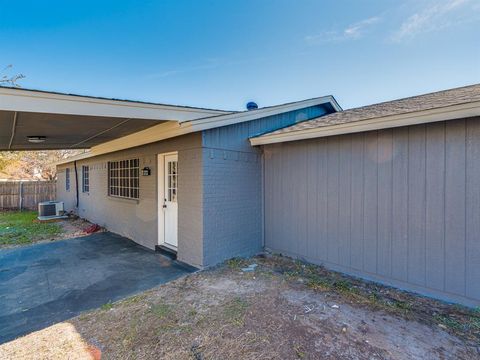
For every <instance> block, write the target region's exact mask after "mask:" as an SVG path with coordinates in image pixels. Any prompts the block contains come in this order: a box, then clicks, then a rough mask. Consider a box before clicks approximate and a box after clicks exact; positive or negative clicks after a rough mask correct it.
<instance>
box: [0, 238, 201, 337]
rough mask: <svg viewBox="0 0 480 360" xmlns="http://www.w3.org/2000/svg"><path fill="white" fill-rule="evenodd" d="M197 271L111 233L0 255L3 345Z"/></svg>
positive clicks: (16, 250)
mask: <svg viewBox="0 0 480 360" xmlns="http://www.w3.org/2000/svg"><path fill="white" fill-rule="evenodd" d="M192 270H193V269H188V268H185V267H183V266H181V265H179V264H178V263H176V262H173V261H171V260H170V259H168V258H166V257H164V256H161V255H159V254H157V253H155V252H153V251H151V250H148V249H145V248H144V247H142V246H140V245H137V244H136V243H134V242H133V241H130V240H128V239H125V238H123V237H121V236H118V235H115V234H112V233H98V234H94V235H90V236H86V237H81V238H76V239H70V240H64V241H58V242H52V243H46V244H39V245H32V246H27V247H22V248H16V249H8V250H1V251H0V343H4V342H6V341H9V340H12V339H14V338H16V337H18V336H21V335H25V334H27V333H30V332H32V331H35V330H39V329H42V328H45V327H47V326H49V325H52V324H54V323H57V322H60V321H63V320H66V319H69V318H71V317H74V316H76V315H78V314H80V313H81V312H82V311H85V310H88V309H93V308H97V307H100V306H102V305H103V304H106V303H108V302H109V301H116V300H119V299H122V298H124V297H127V296H129V295H132V294H135V293H138V292H141V291H144V290H147V289H150V288H152V287H155V286H157V285H159V284H163V283H165V282H167V281H170V280H173V279H176V278H178V277H180V276H182V275H184V274H187V273H189V272H191V271H192Z"/></svg>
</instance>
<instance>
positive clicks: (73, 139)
mask: <svg viewBox="0 0 480 360" xmlns="http://www.w3.org/2000/svg"><path fill="white" fill-rule="evenodd" d="M227 113H229V112H226V111H220V110H211V109H202V108H193V107H187V106H176V105H164V104H155V103H145V102H139V101H128V100H116V99H105V98H96V97H89V96H79V95H70V94H60V93H51V92H44V91H38V90H25V89H17V88H5V87H0V151H1V150H52V149H87V148H91V147H93V146H96V145H99V144H102V143H105V142H108V141H111V140H114V139H118V138H121V137H123V136H127V135H130V134H133V133H136V132H139V131H141V130H145V129H147V128H149V127H152V126H155V125H158V124H160V123H164V122H166V121H171V122H175V123H176V122H182V121H189V120H195V119H201V118H207V117H211V116H217V115H223V114H227ZM35 136H36V137H42V138H44V141H42V142H40V143H32V142H30V141H29V137H35Z"/></svg>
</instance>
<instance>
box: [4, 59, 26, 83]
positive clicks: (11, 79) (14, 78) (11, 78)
mask: <svg viewBox="0 0 480 360" xmlns="http://www.w3.org/2000/svg"><path fill="white" fill-rule="evenodd" d="M12 68H13V65H11V64H10V65H7V66H5V67H4V68H3V70H2V71H1V72H0V74H1V73H4V75H1V77H0V86H4V85H6V86H13V87H21V86H20V85H19V84H18V81H19V80H22V79H24V78H25V75H23V74H15V75H7V74H5V72H6V71H8V70H10V69H12Z"/></svg>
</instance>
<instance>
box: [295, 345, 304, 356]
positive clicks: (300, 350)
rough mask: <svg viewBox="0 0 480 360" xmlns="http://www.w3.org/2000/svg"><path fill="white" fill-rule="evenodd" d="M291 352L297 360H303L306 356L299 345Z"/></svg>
mask: <svg viewBox="0 0 480 360" xmlns="http://www.w3.org/2000/svg"><path fill="white" fill-rule="evenodd" d="M293 351H295V355H297V358H299V359H304V358H305V356H306V355H307V354H306V353H305V351H304V350H303V348H302V347H301V346H300V345H295V346H294V347H293Z"/></svg>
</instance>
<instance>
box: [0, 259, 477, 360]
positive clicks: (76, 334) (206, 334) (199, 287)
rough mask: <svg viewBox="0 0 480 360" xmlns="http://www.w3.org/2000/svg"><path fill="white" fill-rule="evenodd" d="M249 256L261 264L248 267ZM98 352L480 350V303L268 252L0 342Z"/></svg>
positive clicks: (371, 355)
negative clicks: (466, 304)
mask: <svg viewBox="0 0 480 360" xmlns="http://www.w3.org/2000/svg"><path fill="white" fill-rule="evenodd" d="M251 264H257V265H258V266H257V267H256V268H255V269H254V271H247V272H245V271H242V268H244V267H245V266H247V265H251ZM59 326H60V327H63V328H61V329H63V330H62V331H59ZM25 344H28V346H25ZM45 344H48V346H46V345H45ZM52 354H53V355H52ZM52 356H53V357H52ZM100 356H101V358H102V359H195V360H200V359H479V358H480V312H479V311H477V310H473V309H467V308H463V307H460V306H455V305H449V304H446V303H443V302H439V301H434V300H431V299H427V298H423V297H419V296H415V295H413V294H409V293H405V292H402V291H398V290H394V289H392V288H389V287H384V286H380V285H378V284H374V283H369V282H364V281H361V280H358V279H353V278H350V277H346V276H342V275H340V274H338V273H334V272H330V271H327V270H325V269H324V268H322V267H317V266H312V265H306V264H302V263H300V262H296V261H292V260H290V259H287V258H283V257H278V256H270V255H268V256H262V257H256V258H253V259H248V260H235V259H234V260H231V261H229V262H227V263H226V264H224V265H222V266H220V267H217V268H215V269H211V270H206V271H201V272H197V273H195V274H192V275H189V276H186V277H183V278H181V279H178V280H176V281H173V282H171V283H169V284H166V285H163V286H160V287H158V288H155V289H153V290H150V291H148V292H145V293H143V294H140V295H137V296H134V297H131V298H129V299H125V300H123V301H120V302H118V303H114V304H110V303H109V304H105V305H104V306H103V307H102V308H101V309H98V310H95V311H91V312H88V313H85V314H82V315H81V316H79V317H77V318H74V319H72V320H71V321H68V322H65V323H62V324H57V325H55V326H52V327H50V328H47V329H44V330H41V331H39V332H36V333H32V334H30V335H27V336H26V337H24V338H21V339H17V340H15V341H12V342H10V343H7V344H4V345H2V346H0V358H2V359H18V358H21V359H50V358H56V359H67V358H68V359H70V358H72V359H73V358H75V359H77V358H78V359H89V358H90V359H98V358H100Z"/></svg>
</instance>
